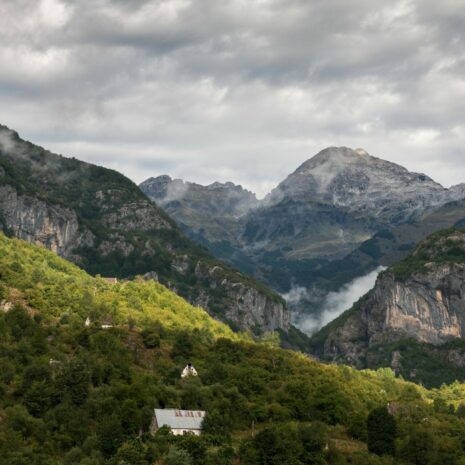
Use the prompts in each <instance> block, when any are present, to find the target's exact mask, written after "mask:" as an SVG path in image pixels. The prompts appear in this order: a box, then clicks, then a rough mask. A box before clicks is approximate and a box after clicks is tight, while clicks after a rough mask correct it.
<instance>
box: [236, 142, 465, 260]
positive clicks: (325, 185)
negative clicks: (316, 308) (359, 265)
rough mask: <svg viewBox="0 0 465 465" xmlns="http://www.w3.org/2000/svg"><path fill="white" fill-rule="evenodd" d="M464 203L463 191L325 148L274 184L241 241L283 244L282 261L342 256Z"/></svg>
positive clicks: (356, 152)
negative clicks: (383, 232)
mask: <svg viewBox="0 0 465 465" xmlns="http://www.w3.org/2000/svg"><path fill="white" fill-rule="evenodd" d="M464 196H465V185H461V186H456V187H454V188H452V189H450V190H449V189H444V188H443V187H442V186H441V185H439V184H437V183H436V182H434V181H433V180H431V179H430V178H428V177H427V176H426V175H424V174H418V173H412V172H409V171H408V170H406V169H405V168H403V167H401V166H399V165H396V164H394V163H391V162H387V161H385V160H381V159H379V158H375V157H373V156H371V155H369V154H368V153H367V152H365V151H364V150H362V149H357V150H352V149H349V148H346V147H330V148H327V149H325V150H323V151H321V152H320V153H318V154H317V155H315V156H314V157H313V158H311V159H310V160H308V161H306V162H305V163H303V164H302V165H301V166H300V167H299V168H297V170H296V171H295V172H294V173H292V174H291V175H290V176H288V177H287V178H286V179H285V180H284V181H283V182H282V183H280V184H279V185H278V186H277V187H276V188H275V189H274V190H273V191H272V192H271V193H270V194H269V195H268V196H267V197H266V199H265V201H264V206H263V208H262V209H261V210H260V212H259V213H255V212H254V214H253V215H252V217H251V218H250V219H249V220H248V221H247V224H246V229H245V232H244V237H245V238H246V240H248V241H250V242H252V241H265V242H268V241H271V243H272V244H273V246H271V247H270V245H268V249H270V248H274V249H279V248H282V244H283V243H284V244H287V245H289V247H290V250H288V251H286V254H285V255H286V256H287V257H288V258H292V257H295V258H298V259H304V258H316V257H325V256H338V255H339V256H340V255H341V254H345V253H346V252H348V251H351V250H353V248H354V246H355V245H356V244H359V243H360V242H362V241H364V240H365V239H368V238H369V237H371V236H372V235H373V234H374V233H375V232H376V231H378V230H379V229H381V228H383V227H386V226H393V225H398V224H402V223H406V222H408V221H412V220H413V219H415V218H417V217H418V216H420V215H421V214H423V213H424V212H425V211H427V210H430V209H432V208H435V207H437V206H440V205H443V204H444V203H447V202H449V201H452V200H458V199H460V198H463V197H464Z"/></svg>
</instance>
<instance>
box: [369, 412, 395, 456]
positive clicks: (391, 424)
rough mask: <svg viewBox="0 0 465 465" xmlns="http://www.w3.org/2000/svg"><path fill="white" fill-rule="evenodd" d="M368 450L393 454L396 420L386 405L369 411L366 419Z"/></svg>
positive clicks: (379, 453) (375, 452) (382, 453)
mask: <svg viewBox="0 0 465 465" xmlns="http://www.w3.org/2000/svg"><path fill="white" fill-rule="evenodd" d="M367 434H368V441H367V443H368V450H369V451H370V452H372V453H374V454H378V455H394V452H395V444H394V441H395V438H396V434H397V427H396V420H395V418H394V417H393V416H392V415H391V414H390V413H389V412H388V410H387V408H386V407H380V408H377V409H374V410H372V411H371V412H370V414H369V415H368V419H367Z"/></svg>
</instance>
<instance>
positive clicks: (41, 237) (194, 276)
mask: <svg viewBox="0 0 465 465" xmlns="http://www.w3.org/2000/svg"><path fill="white" fill-rule="evenodd" d="M0 224H1V225H2V229H3V230H4V231H5V232H7V233H8V234H10V235H14V236H16V237H19V238H21V239H25V240H27V241H29V242H33V243H36V244H42V245H44V246H46V247H48V248H50V249H51V250H53V251H54V252H56V253H57V254H59V255H61V256H63V257H65V258H67V259H69V260H71V261H73V262H74V263H77V264H79V265H80V266H81V267H83V268H84V269H86V270H87V271H89V272H91V273H92V274H101V275H104V276H116V277H119V278H125V277H129V276H135V275H145V277H146V278H147V279H156V280H159V281H160V282H162V283H163V284H165V285H167V286H168V287H169V288H170V289H172V290H175V291H176V292H177V293H178V294H179V295H181V296H183V297H185V298H186V299H188V300H189V301H190V302H191V303H193V304H195V305H198V306H201V307H203V308H205V309H207V310H208V311H209V312H210V313H211V314H212V315H214V316H216V317H219V318H221V319H222V320H223V321H226V322H228V323H230V324H231V325H232V326H233V327H235V328H242V329H252V330H256V331H265V330H270V329H275V328H280V329H284V330H286V329H287V328H288V320H289V317H288V312H287V309H286V306H285V303H284V301H283V299H282V298H281V297H280V296H279V295H278V294H276V293H275V292H273V291H271V290H270V289H269V288H267V287H266V286H264V285H263V284H261V283H259V282H257V281H255V280H254V279H252V278H250V277H248V276H245V275H243V274H241V273H240V272H238V271H237V270H235V269H233V268H231V267H230V266H228V265H226V264H224V263H222V262H219V261H218V260H216V259H214V258H213V257H212V256H211V255H210V254H209V253H208V252H207V251H206V250H205V249H203V248H202V247H199V246H198V245H197V244H195V243H194V242H192V241H191V240H189V239H188V238H187V237H186V236H185V235H184V234H183V233H182V232H181V231H180V229H179V228H178V226H177V225H176V224H175V222H174V221H172V220H171V219H170V218H169V216H168V215H167V214H166V213H165V212H164V211H163V210H162V209H160V208H159V207H157V206H156V204H155V203H153V202H152V201H150V200H149V199H148V198H147V196H146V195H145V194H143V193H142V192H141V191H140V189H139V188H138V187H137V186H136V185H135V184H134V183H133V182H132V181H130V180H129V179H128V178H126V177H125V176H123V175H122V174H120V173H117V172H116V171H113V170H109V169H106V168H103V167H99V166H95V165H91V164H88V163H84V162H81V161H79V160H76V159H74V158H65V157H62V156H60V155H55V154H53V153H51V152H49V151H47V150H45V149H43V148H41V147H38V146H36V145H33V144H31V143H30V142H26V141H24V140H22V139H21V138H20V137H19V136H18V134H17V133H16V132H14V131H12V130H9V129H8V128H6V127H5V126H0Z"/></svg>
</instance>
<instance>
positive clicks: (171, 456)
mask: <svg viewBox="0 0 465 465" xmlns="http://www.w3.org/2000/svg"><path fill="white" fill-rule="evenodd" d="M165 465H192V459H191V456H190V455H189V454H188V453H187V452H186V451H185V450H184V449H179V448H177V447H171V449H170V451H169V452H168V455H167V456H166V458H165Z"/></svg>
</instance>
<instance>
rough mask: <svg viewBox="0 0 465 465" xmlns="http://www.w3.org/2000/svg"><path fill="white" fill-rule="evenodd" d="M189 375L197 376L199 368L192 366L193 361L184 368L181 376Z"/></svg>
mask: <svg viewBox="0 0 465 465" xmlns="http://www.w3.org/2000/svg"><path fill="white" fill-rule="evenodd" d="M188 376H197V370H196V369H195V368H194V367H193V366H192V364H191V363H188V364H187V365H186V368H184V370H182V373H181V378H187V377H188Z"/></svg>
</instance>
